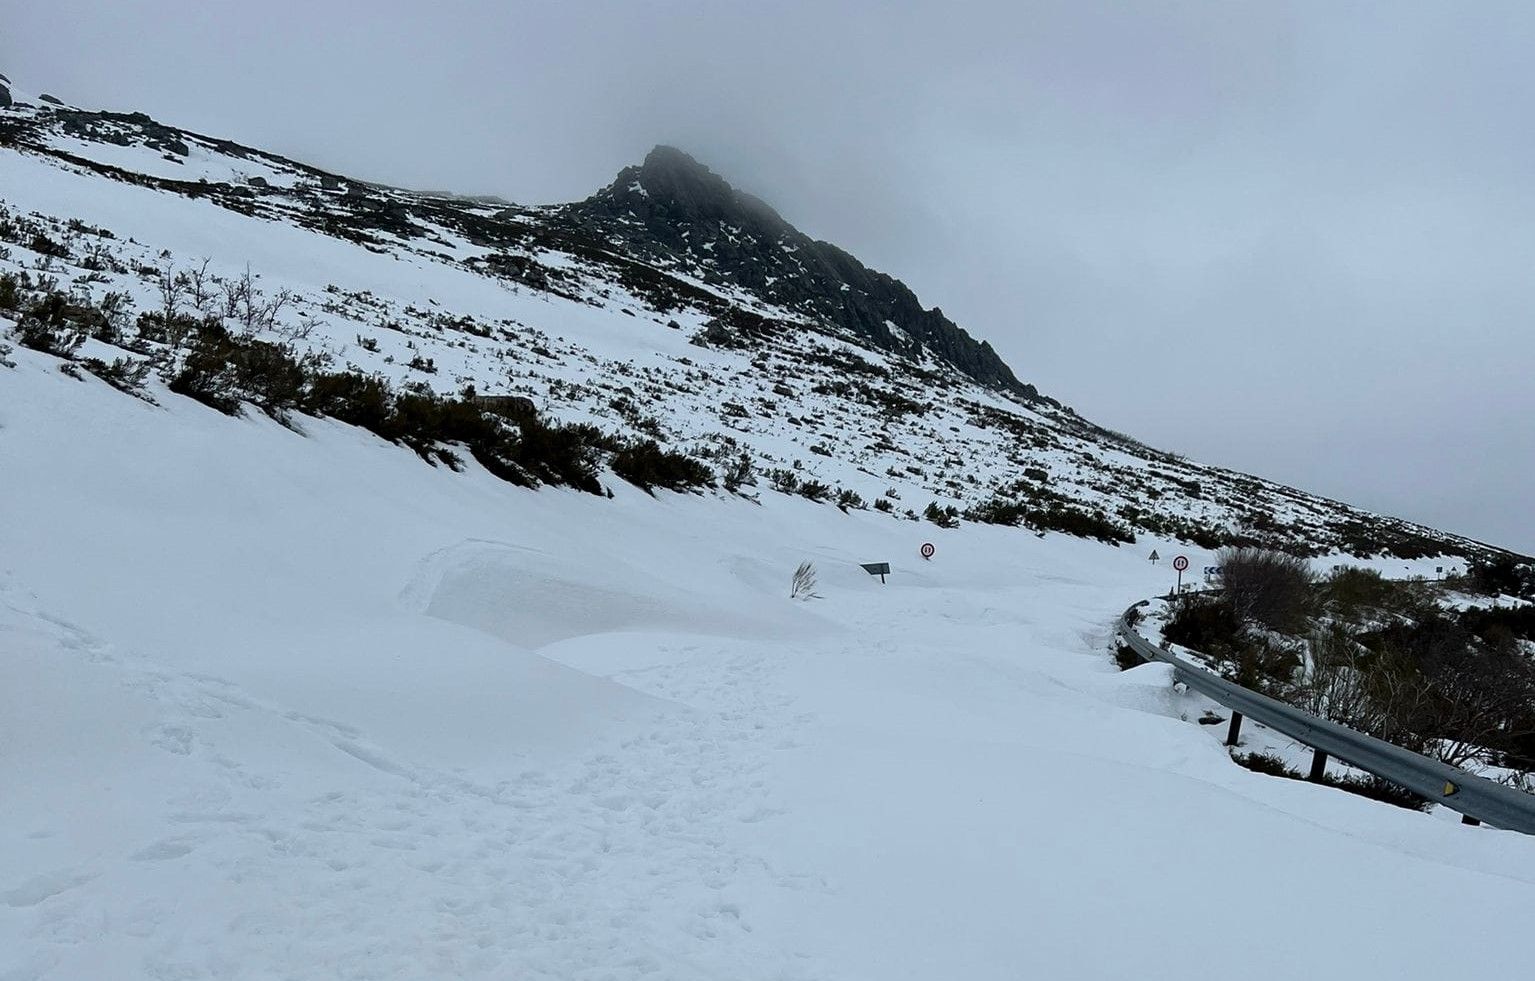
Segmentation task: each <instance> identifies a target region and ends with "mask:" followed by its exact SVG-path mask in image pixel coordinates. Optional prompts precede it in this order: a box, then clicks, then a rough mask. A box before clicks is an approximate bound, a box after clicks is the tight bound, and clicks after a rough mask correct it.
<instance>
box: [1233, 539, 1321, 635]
mask: <svg viewBox="0 0 1535 981" xmlns="http://www.w3.org/2000/svg"><path fill="white" fill-rule="evenodd" d="M1216 562H1217V564H1219V565H1220V567H1221V586H1222V588H1223V589H1224V590H1225V593H1226V597H1227V598H1228V599H1229V600H1230V602H1231V606H1232V608H1233V609H1234V610H1236V612H1237V615H1238V616H1240V617H1242V618H1243V619H1244V620H1250V621H1252V622H1253V623H1256V624H1259V625H1260V626H1263V627H1267V628H1268V629H1270V630H1279V631H1289V632H1293V631H1296V630H1299V629H1301V628H1302V627H1304V626H1305V623H1306V619H1307V616H1308V615H1309V613H1310V608H1311V569H1310V567H1309V566H1308V565H1307V564H1306V560H1305V559H1302V558H1299V557H1297V556H1294V555H1287V554H1285V553H1283V552H1270V551H1263V550H1261V549H1255V548H1227V549H1222V550H1221V551H1220V552H1219V553H1218V555H1217V557H1216Z"/></svg>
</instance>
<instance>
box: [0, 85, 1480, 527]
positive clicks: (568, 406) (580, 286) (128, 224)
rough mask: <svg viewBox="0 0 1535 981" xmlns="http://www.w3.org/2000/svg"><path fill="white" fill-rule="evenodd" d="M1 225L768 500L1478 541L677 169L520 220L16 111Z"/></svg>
mask: <svg viewBox="0 0 1535 981" xmlns="http://www.w3.org/2000/svg"><path fill="white" fill-rule="evenodd" d="M663 196H665V200H662V198H663ZM641 202H644V203H646V207H647V208H648V209H649V210H645V208H641V204H640V203H641ZM0 207H3V208H4V209H5V212H4V213H3V214H0V239H3V240H4V242H3V243H0V275H5V274H9V275H12V276H20V275H22V274H26V275H27V276H29V277H31V279H32V280H37V279H46V280H47V281H48V282H49V283H51V284H53V285H54V286H56V288H58V289H61V290H65V291H73V292H74V293H75V294H76V295H79V296H82V297H89V298H94V299H97V300H99V299H100V298H101V297H102V296H105V295H106V294H108V293H114V292H116V293H121V294H124V295H125V296H127V297H129V298H130V303H129V304H128V307H129V309H128V310H127V312H126V313H125V314H124V318H125V321H129V322H131V320H132V317H133V316H135V315H137V314H139V313H143V312H152V311H171V312H179V313H181V314H183V315H185V314H188V313H192V314H197V315H199V316H201V315H204V314H208V313H213V312H219V311H218V308H219V307H220V306H221V299H220V296H221V295H220V292H219V287H220V285H227V284H229V283H231V282H235V281H238V280H240V279H241V278H242V277H244V276H245V275H246V273H247V272H248V273H249V274H250V275H251V276H252V277H253V280H252V281H253V282H255V283H256V285H257V289H258V290H260V291H262V295H263V296H265V297H266V298H268V300H270V299H272V298H276V297H279V296H280V297H282V298H283V302H282V303H281V304H280V309H279V310H277V311H274V313H273V316H272V317H270V318H268V322H267V323H265V324H263V323H262V322H261V320H260V318H259V317H258V318H256V320H255V322H251V318H246V322H245V323H244V324H242V325H241V326H242V329H243V330H244V332H246V333H248V334H249V335H250V336H252V337H254V338H258V339H265V340H272V341H277V342H281V343H284V344H286V345H288V346H289V347H290V348H291V349H293V350H294V351H295V352H296V353H297V354H298V355H300V356H303V355H310V356H314V357H317V358H319V359H322V362H323V363H324V364H326V365H328V366H329V367H331V368H333V369H337V370H343V369H351V370H356V371H359V372H362V373H365V374H371V375H377V376H379V377H382V378H387V379H390V380H391V381H393V382H394V383H396V384H405V383H413V384H420V385H424V386H427V387H429V388H431V389H433V390H435V391H438V392H442V393H456V392H458V391H460V390H462V389H463V388H464V387H465V386H466V385H467V386H473V388H474V390H475V391H476V392H477V393H478V394H480V395H482V396H496V395H503V396H521V397H525V398H528V399H530V400H531V401H532V403H533V405H534V406H535V407H536V408H537V409H538V410H539V411H540V412H542V413H543V414H545V415H546V416H548V417H552V418H556V419H560V420H563V421H566V422H590V423H593V424H595V425H597V426H599V427H601V428H603V429H604V430H606V431H609V432H612V433H616V434H622V435H625V436H642V437H644V438H655V439H658V440H659V441H660V442H661V443H662V444H663V445H666V446H668V447H671V448H674V449H677V450H682V451H685V452H688V453H690V454H692V455H693V456H695V457H699V458H702V459H705V460H711V461H717V462H716V466H717V467H718V466H722V464H723V463H724V462H725V461H730V460H735V459H738V458H739V455H740V454H741V453H743V452H744V453H747V454H749V455H750V457H751V459H752V461H753V462H754V465H755V470H756V473H757V474H758V475H759V478H760V479H759V480H758V481H757V484H758V486H761V487H763V488H764V489H765V488H766V487H767V486H768V485H769V483H770V481H769V480H768V475H770V474H771V473H772V472H773V471H775V470H777V471H783V472H784V473H786V474H789V475H791V476H792V478H793V479H792V480H791V479H790V478H788V477H785V478H780V480H779V481H778V482H777V486H779V487H785V488H787V487H791V486H793V485H794V484H795V483H798V484H799V485H803V484H805V483H808V482H815V483H817V484H823V485H826V486H827V487H829V488H831V490H832V496H833V497H835V496H836V493H837V492H838V491H843V490H845V491H848V492H850V493H852V494H856V495H857V499H856V500H854V499H853V498H848V499H847V500H848V501H849V502H852V506H854V507H858V506H870V505H875V504H878V505H879V506H880V507H882V508H885V509H888V510H889V511H890V512H892V513H894V514H896V515H904V516H907V517H916V516H918V515H920V514H922V513H923V512H924V511H925V510H926V509H927V506H928V505H929V504H937V505H938V506H939V507H945V508H946V507H953V508H955V509H956V510H959V511H962V512H966V513H968V514H971V515H974V516H975V517H976V518H977V519H983V520H984V519H988V518H989V519H991V520H1012V521H1016V520H1017V518H1018V515H1019V514H1028V515H1030V517H1029V519H1028V520H1029V521H1030V522H1031V523H1033V524H1035V525H1037V526H1039V527H1041V528H1048V529H1055V528H1068V527H1072V526H1073V525H1074V524H1077V525H1080V524H1081V522H1080V521H1078V522H1073V521H1072V520H1071V519H1072V518H1075V517H1077V516H1078V515H1079V514H1082V515H1088V516H1090V517H1091V518H1092V519H1093V520H1094V521H1095V522H1096V523H1097V524H1098V526H1099V527H1100V528H1104V527H1107V528H1111V529H1113V530H1112V531H1109V532H1106V533H1107V534H1108V535H1109V536H1110V537H1118V538H1120V539H1121V540H1129V539H1131V538H1132V537H1133V536H1134V535H1135V534H1137V533H1140V534H1146V533H1150V534H1152V535H1164V536H1172V537H1178V538H1182V539H1184V540H1188V541H1194V542H1198V543H1201V544H1204V545H1209V546H1214V545H1218V544H1221V543H1224V542H1233V541H1249V542H1263V543H1267V544H1277V545H1283V546H1285V547H1288V548H1292V549H1301V550H1305V551H1309V552H1311V553H1313V554H1316V553H1325V552H1329V551H1333V550H1342V551H1347V552H1351V553H1355V554H1376V553H1386V554H1396V555H1400V556H1403V557H1417V556H1422V555H1430V554H1436V553H1445V554H1451V555H1461V556H1467V555H1474V554H1478V553H1482V552H1485V551H1487V547H1486V546H1482V545H1480V544H1478V543H1475V542H1468V541H1466V540H1465V539H1462V538H1458V537H1456V536H1453V535H1447V534H1444V533H1440V532H1436V531H1434V530H1432V529H1427V528H1423V527H1421V526H1417V525H1412V524H1410V523H1408V522H1403V521H1399V520H1396V519H1391V518H1387V517H1383V516H1380V515H1374V514H1370V513H1367V512H1362V511H1359V510H1357V509H1354V508H1351V507H1348V506H1346V505H1343V504H1340V503H1338V502H1335V501H1330V500H1326V499H1322V498H1318V497H1316V496H1314V495H1309V494H1306V493H1303V492H1301V491H1297V490H1294V489H1292V488H1288V487H1284V486H1282V485H1278V484H1275V483H1272V482H1270V481H1265V480H1261V479H1258V478H1253V477H1249V476H1246V475H1243V474H1237V473H1233V472H1230V471H1225V470H1221V469H1219V468H1214V467H1207V466H1203V465H1200V464H1197V463H1194V462H1192V461H1189V460H1186V459H1183V458H1181V457H1177V456H1175V455H1172V454H1168V453H1163V452H1159V451H1156V450H1153V449H1150V448H1148V447H1146V446H1144V445H1142V444H1140V443H1138V442H1137V441H1135V440H1134V439H1132V438H1130V437H1126V436H1123V435H1120V434H1115V433H1110V432H1106V431H1104V430H1102V429H1100V428H1098V427H1096V426H1093V425H1092V424H1091V423H1089V422H1087V421H1085V420H1083V419H1082V418H1080V417H1079V416H1077V415H1076V414H1075V413H1073V412H1072V411H1071V410H1070V409H1067V408H1065V407H1063V406H1062V405H1060V403H1058V402H1057V401H1055V400H1053V399H1050V398H1048V397H1045V396H1043V395H1040V394H1039V393H1037V392H1036V391H1035V390H1034V389H1033V388H1032V387H1031V386H1028V385H1026V384H1023V383H1020V382H1017V380H1016V379H1014V378H1013V376H1012V374H1011V372H1010V371H1009V370H1008V369H1007V367H1006V366H1005V365H1001V363H1000V361H995V355H993V354H991V353H990V348H989V347H984V345H977V342H975V341H974V340H973V339H971V338H970V337H969V336H968V335H966V334H964V332H963V331H960V330H959V328H957V327H955V326H954V325H952V324H951V323H949V322H948V321H947V320H946V319H944V318H943V317H942V315H941V314H940V313H938V312H937V311H936V310H923V309H922V308H921V307H920V306H919V305H917V303H916V300H915V297H912V296H911V294H910V291H908V290H906V288H905V287H904V286H902V285H901V284H899V283H898V282H895V281H894V280H890V279H889V278H888V277H883V276H881V275H880V274H878V273H874V272H872V271H870V270H867V269H865V268H864V267H863V266H861V265H860V264H858V263H857V262H856V260H854V259H852V257H850V256H847V255H846V254H845V253H842V252H840V251H839V250H836V249H834V248H833V247H831V246H828V245H825V243H816V242H811V241H810V240H809V239H807V238H805V237H804V236H803V235H800V233H798V232H796V231H795V230H793V229H792V228H790V227H789V226H788V225H787V224H785V223H783V221H782V219H781V218H778V216H777V215H775V214H773V213H772V212H771V211H770V210H768V209H766V206H765V205H761V203H760V202H755V201H754V200H752V199H749V198H746V197H745V196H743V195H739V194H738V193H737V192H734V191H733V190H732V189H730V188H729V186H728V185H726V184H725V183H724V182H723V181H722V180H720V179H719V178H718V177H715V176H714V175H712V174H710V173H709V172H708V171H707V170H705V169H703V168H702V167H701V166H699V165H698V164H696V163H694V162H693V161H691V160H690V159H689V158H686V157H685V156H684V155H681V154H679V153H677V152H676V151H665V152H662V151H657V153H655V154H652V155H651V159H648V160H647V161H646V163H645V165H644V166H642V167H638V168H630V169H629V170H626V171H624V173H623V174H621V175H620V176H619V179H618V180H617V181H615V182H614V185H613V186H612V187H611V188H608V189H605V190H604V191H602V192H600V193H598V194H597V195H594V196H593V197H592V198H591V199H589V200H588V201H586V202H580V203H578V204H576V205H569V206H558V207H546V208H522V207H516V206H510V205H507V204H506V202H499V201H488V200H484V199H464V198H455V197H451V196H445V195H432V194H420V193H415V192H408V191H400V190H396V189H389V188H381V187H376V186H372V185H367V184H363V183H361V182H357V181H353V180H349V179H346V178H342V177H338V176H335V175H332V174H328V173H324V172H322V171H319V170H316V169H314V168H310V167H307V166H305V165H302V164H298V163H295V162H293V161H289V160H285V159H283V158H280V157H276V156H273V155H270V154H266V153H263V152H261V151H258V150H254V149H250V148H246V147H241V146H239V145H237V144H233V143H230V142H228V141H224V140H217V139H213V138H210V137H205V136H200V135H198V134H193V133H188V132H185V131H182V130H178V129H175V128H173V127H169V126H165V125H163V124H160V123H157V122H154V121H153V120H151V119H150V118H149V117H147V116H144V115H141V114H132V115H128V114H114V113H100V112H89V111H85V110H80V109H74V108H70V107H67V106H63V105H54V104H49V103H43V102H18V103H17V104H16V105H14V106H12V107H10V108H9V109H4V110H0ZM626 209H627V210H626ZM635 209H639V210H640V211H642V212H643V213H642V214H641V216H640V217H635V214H636V210H635ZM722 215H724V216H727V217H728V216H735V217H733V218H731V219H730V220H733V221H736V222H737V223H738V224H736V225H732V224H728V223H727V222H726V220H725V219H724V218H721V216H722ZM667 222H672V223H674V224H675V225H676V227H680V228H682V229H683V230H682V232H681V233H680V234H679V235H673V236H670V237H669V236H667V235H664V234H661V230H664V229H665V228H668V227H672V226H670V225H668V224H667ZM178 274H198V275H199V276H200V278H201V279H202V280H203V281H204V283H205V284H206V288H205V289H202V290H199V291H197V295H196V296H195V298H194V295H193V293H192V291H190V290H183V291H182V293H181V294H180V295H179V296H175V297H172V298H171V299H169V300H167V299H166V298H165V296H164V295H163V294H162V293H161V291H160V290H159V289H158V284H159V282H160V281H161V280H163V279H168V278H169V279H174V277H175V276H176V275H178ZM838 297H843V298H845V299H842V300H838V299H836V298H838ZM839 303H840V304H841V305H840V306H839V305H838V304H839ZM881 316H883V317H885V318H886V319H885V320H884V321H883V322H874V318H877V317H881ZM891 318H894V319H891ZM226 319H227V318H226ZM983 348H984V349H983ZM118 353H121V352H118ZM106 356H107V355H103V357H106ZM978 379H980V380H978ZM748 490H750V485H748Z"/></svg>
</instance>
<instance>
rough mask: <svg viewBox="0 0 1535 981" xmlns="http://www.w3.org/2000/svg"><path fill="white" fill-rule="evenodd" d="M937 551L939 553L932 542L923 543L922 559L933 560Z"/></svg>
mask: <svg viewBox="0 0 1535 981" xmlns="http://www.w3.org/2000/svg"><path fill="white" fill-rule="evenodd" d="M936 551H938V550H937V549H936V548H934V547H933V543H932V542H923V543H922V557H923V558H924V559H930V558H932V557H933V553H934V552H936Z"/></svg>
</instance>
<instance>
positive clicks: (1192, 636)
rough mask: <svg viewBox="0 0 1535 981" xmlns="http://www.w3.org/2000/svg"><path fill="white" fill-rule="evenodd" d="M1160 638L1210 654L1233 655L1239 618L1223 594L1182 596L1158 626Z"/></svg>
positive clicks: (1239, 633) (1239, 631) (1238, 635)
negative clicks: (1171, 611)
mask: <svg viewBox="0 0 1535 981" xmlns="http://www.w3.org/2000/svg"><path fill="white" fill-rule="evenodd" d="M1162 638H1163V639H1164V640H1166V641H1167V642H1168V643H1170V644H1180V645H1182V646H1183V647H1187V648H1189V649H1190V650H1196V651H1199V652H1200V653H1202V654H1207V655H1209V656H1210V657H1213V658H1219V659H1230V660H1235V659H1236V652H1237V651H1238V650H1239V649H1240V648H1241V646H1242V618H1241V617H1239V616H1237V613H1236V610H1235V609H1233V608H1232V605H1231V601H1230V600H1228V599H1227V598H1226V597H1224V596H1185V597H1183V598H1182V599H1180V600H1179V601H1178V604H1177V607H1176V608H1175V609H1174V610H1173V615H1172V618H1171V619H1170V620H1168V621H1167V625H1166V626H1164V627H1163V628H1162Z"/></svg>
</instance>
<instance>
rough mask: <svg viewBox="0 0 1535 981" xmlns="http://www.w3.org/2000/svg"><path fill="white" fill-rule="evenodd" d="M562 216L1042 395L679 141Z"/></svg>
mask: <svg viewBox="0 0 1535 981" xmlns="http://www.w3.org/2000/svg"><path fill="white" fill-rule="evenodd" d="M559 215H560V216H561V218H562V219H563V220H564V221H565V222H566V223H567V224H568V225H569V226H570V227H573V228H579V227H585V228H596V229H600V230H601V231H603V232H604V233H605V234H606V235H607V236H608V237H609V238H610V239H616V240H618V241H621V242H622V243H623V244H624V246H625V247H626V248H627V249H629V250H631V251H633V252H635V253H636V254H639V255H641V256H644V257H645V258H647V259H649V260H651V261H653V262H656V263H658V264H661V265H662V266H663V267H667V268H682V269H684V270H686V271H687V272H689V273H690V274H692V275H695V276H698V277H699V278H700V279H702V280H704V281H705V282H726V283H731V284H733V285H736V286H739V287H741V288H743V289H747V290H750V291H751V292H753V293H756V294H758V295H759V296H761V297H763V298H764V299H765V300H767V301H769V302H772V303H774V304H777V305H780V306H783V307H787V308H789V309H791V310H796V311H803V312H805V313H809V314H812V315H814V316H817V317H821V318H825V319H826V320H828V321H830V322H832V323H835V324H837V325H839V326H841V327H844V328H846V329H848V330H850V331H852V332H853V333H854V334H856V335H857V336H859V337H861V338H863V339H864V340H866V341H867V342H868V343H869V344H871V345H873V346H875V347H878V348H880V349H882V350H886V351H895V352H903V353H910V352H911V351H912V350H914V349H915V348H917V347H918V346H921V347H925V348H927V349H928V350H930V351H932V352H933V353H934V354H936V355H937V356H938V357H940V358H942V359H943V360H945V361H947V362H949V363H950V364H952V365H954V366H955V367H957V368H958V369H959V370H960V371H962V372H964V373H965V374H966V375H969V376H970V377H971V378H974V379H975V380H976V381H978V382H981V383H982V384H984V385H992V386H996V387H999V388H1004V389H1006V390H1008V391H1011V392H1014V393H1017V394H1019V395H1021V396H1023V397H1025V398H1028V399H1039V398H1040V395H1039V392H1038V391H1037V390H1036V389H1035V388H1034V386H1033V385H1028V384H1025V383H1023V382H1020V381H1019V380H1018V378H1017V377H1016V376H1015V375H1014V374H1013V371H1012V369H1011V368H1009V367H1008V366H1007V365H1006V364H1005V363H1004V362H1003V361H1002V359H1001V358H1000V357H999V356H998V355H997V353H996V352H995V351H994V350H992V347H991V345H990V344H988V343H987V342H985V341H977V340H976V339H975V338H973V337H971V336H970V335H969V334H967V333H966V332H965V331H964V330H962V329H961V328H960V327H958V326H957V325H956V324H955V323H954V322H953V321H951V320H949V319H948V318H947V317H945V316H944V315H943V311H942V310H940V309H938V308H937V307H934V308H933V309H931V310H929V309H924V308H923V306H922V304H921V303H920V302H919V301H918V300H917V297H916V295H915V294H913V293H912V291H911V290H910V289H909V288H907V286H906V285H905V284H904V283H902V282H901V281H900V280H898V279H895V278H893V277H891V276H887V275H885V274H884V273H880V272H876V271H875V270H872V269H869V268H868V267H867V266H865V265H864V264H863V263H861V262H859V261H858V260H857V259H856V258H854V257H853V256H851V255H849V254H848V253H846V252H844V251H843V250H842V249H839V248H837V247H836V246H835V245H831V244H830V243H827V242H821V241H817V240H815V239H812V238H811V237H810V236H808V235H805V234H804V233H803V232H800V231H799V230H798V229H796V228H795V227H794V226H792V225H790V224H789V223H788V222H787V221H785V220H784V219H783V218H782V217H781V216H780V215H779V214H778V213H777V212H776V211H774V210H773V209H772V208H771V207H770V206H769V205H768V204H766V203H765V202H763V201H761V200H760V199H758V198H756V197H753V196H752V195H750V194H746V193H744V192H742V191H739V190H736V189H735V188H733V187H731V186H730V184H729V183H727V182H726V181H725V180H724V179H723V178H721V177H720V176H719V175H717V174H715V173H714V172H712V171H710V170H709V169H708V168H707V167H705V166H704V165H703V164H700V163H699V162H698V161H696V160H694V159H693V158H692V157H690V156H688V155H687V154H686V153H683V152H682V151H681V150H678V149H676V148H675V147H669V146H658V147H656V148H655V149H653V150H651V151H650V154H649V155H648V156H646V158H645V161H644V163H642V164H640V165H639V166H637V167H627V168H625V169H624V170H622V171H620V172H619V174H618V177H617V178H616V179H615V180H614V181H613V183H612V184H610V185H608V186H607V187H605V188H603V189H602V190H601V191H598V192H597V193H596V194H594V195H592V196H591V197H589V198H587V199H586V200H584V201H580V202H577V203H575V204H572V205H568V206H566V207H565V208H562V209H560V211H559ZM892 327H893V328H894V329H892Z"/></svg>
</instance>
